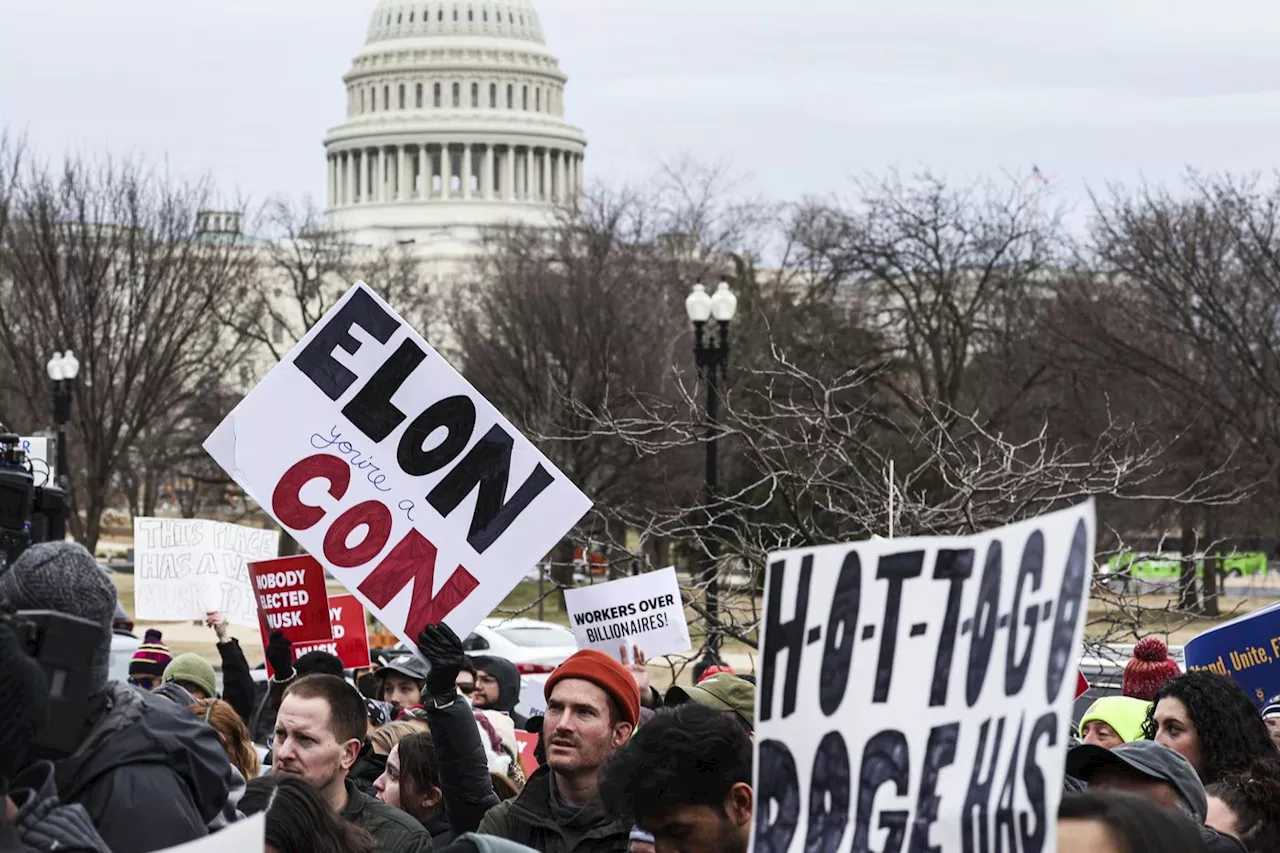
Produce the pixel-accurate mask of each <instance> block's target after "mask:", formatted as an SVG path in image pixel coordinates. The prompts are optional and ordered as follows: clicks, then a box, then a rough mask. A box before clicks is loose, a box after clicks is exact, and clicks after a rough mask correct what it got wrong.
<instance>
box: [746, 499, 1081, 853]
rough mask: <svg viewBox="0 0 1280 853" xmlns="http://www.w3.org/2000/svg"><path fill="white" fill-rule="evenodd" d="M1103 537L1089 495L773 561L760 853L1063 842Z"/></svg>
mask: <svg viewBox="0 0 1280 853" xmlns="http://www.w3.org/2000/svg"><path fill="white" fill-rule="evenodd" d="M1094 534H1095V522H1094V508H1093V503H1092V502H1090V503H1087V504H1084V505H1081V506H1079V507H1075V508H1073V509H1069V510H1064V511H1062V512H1057V513H1053V514H1050V515H1044V516H1041V517H1039V518H1036V519H1033V520H1031V521H1027V522H1022V523H1019V524H1014V525H1011V526H1009V527H1004V528H1000V529H998V530H994V531H991V532H988V533H982V534H978V535H975V536H968V537H946V538H919V539H894V540H885V541H874V542H857V543H851V544H847V545H826V546H822V547H817V548H805V549H802V550H795V551H784V552H781V553H778V554H773V555H771V556H770V559H769V571H768V578H767V580H766V588H765V604H764V609H765V615H764V622H763V624H762V626H761V643H760V676H759V678H760V681H759V688H758V691H757V696H756V737H755V748H756V760H755V767H756V787H755V792H756V822H755V826H754V839H753V844H754V846H753V848H752V849H753V850H754V851H756V853H784V851H803V850H851V849H852V850H897V849H907V848H908V847H909V848H910V849H912V850H937V851H940V853H960V851H966V850H993V849H1005V850H1036V851H1048V853H1052V851H1053V850H1054V847H1055V844H1056V829H1055V826H1056V815H1057V809H1058V802H1059V799H1060V798H1061V795H1062V779H1063V769H1064V763H1065V759H1066V737H1067V730H1068V727H1069V726H1070V724H1071V716H1070V714H1071V701H1072V698H1073V696H1074V694H1075V687H1076V665H1077V661H1078V659H1079V655H1080V640H1081V633H1082V631H1083V627H1084V617H1085V613H1086V610H1087V605H1088V585H1089V578H1090V575H1091V573H1092V567H1093V547H1094ZM904 836H906V837H907V838H906V839H905V842H904ZM997 839H1003V840H1002V841H1001V840H997ZM993 845H994V846H993Z"/></svg>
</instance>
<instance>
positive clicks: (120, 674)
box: [107, 631, 142, 682]
mask: <svg viewBox="0 0 1280 853" xmlns="http://www.w3.org/2000/svg"><path fill="white" fill-rule="evenodd" d="M140 645H142V641H141V640H139V639H138V638H137V637H135V636H134V635H133V633H132V632H131V631H112V632H111V663H110V664H109V665H108V667H107V678H108V679H109V680H111V681H121V682H124V681H128V680H129V663H130V662H131V661H132V660H133V653H134V652H136V651H137V650H138V646H140Z"/></svg>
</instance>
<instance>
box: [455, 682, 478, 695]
mask: <svg viewBox="0 0 1280 853" xmlns="http://www.w3.org/2000/svg"><path fill="white" fill-rule="evenodd" d="M458 691H459V692H460V693H462V695H463V696H470V695H471V694H472V693H475V692H476V686H475V684H474V683H473V684H459V685H458Z"/></svg>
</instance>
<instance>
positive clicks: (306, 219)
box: [224, 199, 436, 361]
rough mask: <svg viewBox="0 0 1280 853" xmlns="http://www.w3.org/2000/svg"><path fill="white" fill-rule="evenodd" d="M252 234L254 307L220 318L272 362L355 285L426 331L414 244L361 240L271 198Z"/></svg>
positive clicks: (425, 300)
mask: <svg viewBox="0 0 1280 853" xmlns="http://www.w3.org/2000/svg"><path fill="white" fill-rule="evenodd" d="M251 230H252V232H253V234H254V236H255V239H256V246H257V251H258V264H257V269H256V272H257V276H256V278H255V280H254V286H253V288H252V290H251V291H250V293H249V298H250V300H251V301H252V304H253V306H254V310H253V311H251V312H236V313H234V314H232V315H230V316H228V317H226V318H224V320H225V322H226V323H227V324H228V325H229V326H230V327H231V328H232V329H233V330H234V331H235V332H236V333H238V334H239V335H241V336H243V337H244V338H246V339H247V340H251V341H253V342H255V343H256V344H257V345H259V346H260V347H261V348H263V349H264V350H265V351H267V352H269V353H270V354H271V356H272V357H273V358H274V359H276V360H277V361H279V360H280V359H282V358H284V356H285V354H286V353H287V352H288V351H289V349H290V348H292V347H293V345H294V344H295V343H297V342H298V341H299V340H301V339H302V337H303V336H304V335H306V333H307V331H308V330H310V329H311V327H312V326H314V325H315V324H316V323H317V322H319V320H320V318H321V317H323V316H324V315H325V314H326V313H327V312H328V311H329V309H330V308H332V307H333V306H334V305H335V304H336V303H337V301H338V299H339V298H341V296H342V295H343V294H344V293H346V292H347V289H348V288H349V287H350V286H351V284H352V283H354V282H356V281H359V280H363V281H364V282H365V283H366V284H367V285H369V287H370V288H372V289H373V290H374V291H375V292H377V293H378V294H379V295H380V296H382V297H383V298H384V299H386V300H387V302H388V303H390V304H391V306H392V307H394V308H395V309H396V310H397V311H398V312H399V313H400V314H401V315H403V316H404V317H405V319H406V320H408V321H409V322H410V323H411V324H412V325H413V326H414V327H415V328H417V329H418V330H419V331H420V332H422V333H423V334H424V335H426V334H427V332H428V328H429V324H430V321H431V320H432V319H433V312H431V311H430V310H429V309H430V308H431V305H432V303H431V299H432V298H433V297H434V296H436V294H433V293H431V289H430V287H429V286H428V282H427V280H426V279H425V277H424V276H423V270H422V268H421V264H420V263H419V261H418V259H417V258H416V257H415V255H414V254H413V252H412V247H411V246H408V245H401V244H386V245H374V244H367V243H361V242H358V241H357V240H356V239H355V237H354V235H352V234H350V233H347V232H344V231H340V230H337V229H335V228H333V227H332V226H331V225H329V224H328V223H327V222H326V221H325V217H324V213H323V211H321V210H319V209H318V208H317V207H316V206H315V204H314V202H312V201H311V200H310V199H307V200H304V201H303V202H301V203H291V202H289V201H285V200H281V199H274V200H271V201H268V202H267V203H266V204H265V205H263V207H262V209H261V211H260V212H259V214H258V216H257V219H256V221H255V223H254V225H253V226H252V229H251Z"/></svg>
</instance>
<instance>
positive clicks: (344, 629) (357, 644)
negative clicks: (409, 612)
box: [262, 595, 371, 676]
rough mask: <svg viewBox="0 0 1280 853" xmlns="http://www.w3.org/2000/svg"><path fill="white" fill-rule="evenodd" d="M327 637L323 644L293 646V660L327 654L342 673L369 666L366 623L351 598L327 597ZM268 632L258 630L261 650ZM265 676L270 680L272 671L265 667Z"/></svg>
mask: <svg viewBox="0 0 1280 853" xmlns="http://www.w3.org/2000/svg"><path fill="white" fill-rule="evenodd" d="M329 626H330V628H329V630H330V633H329V636H327V637H325V638H324V639H323V640H314V641H311V642H303V643H294V644H293V659H294V660H297V659H298V658H300V657H302V656H303V655H305V654H306V653H307V652H315V651H321V652H328V653H329V654H331V655H336V656H337V657H339V658H341V660H342V665H343V666H344V667H345V668H346V669H364V668H365V667H367V666H369V664H370V662H371V659H370V656H369V623H368V620H366V618H365V612H364V606H363V605H362V604H361V603H360V599H358V598H356V597H355V596H354V595H331V596H329ZM269 637H270V632H268V631H267V630H266V629H265V628H263V629H262V647H263V648H264V649H265V648H266V647H267V639H268V638H269ZM267 675H268V676H274V675H275V670H274V669H273V668H272V666H271V663H270V662H268V663H267Z"/></svg>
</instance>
